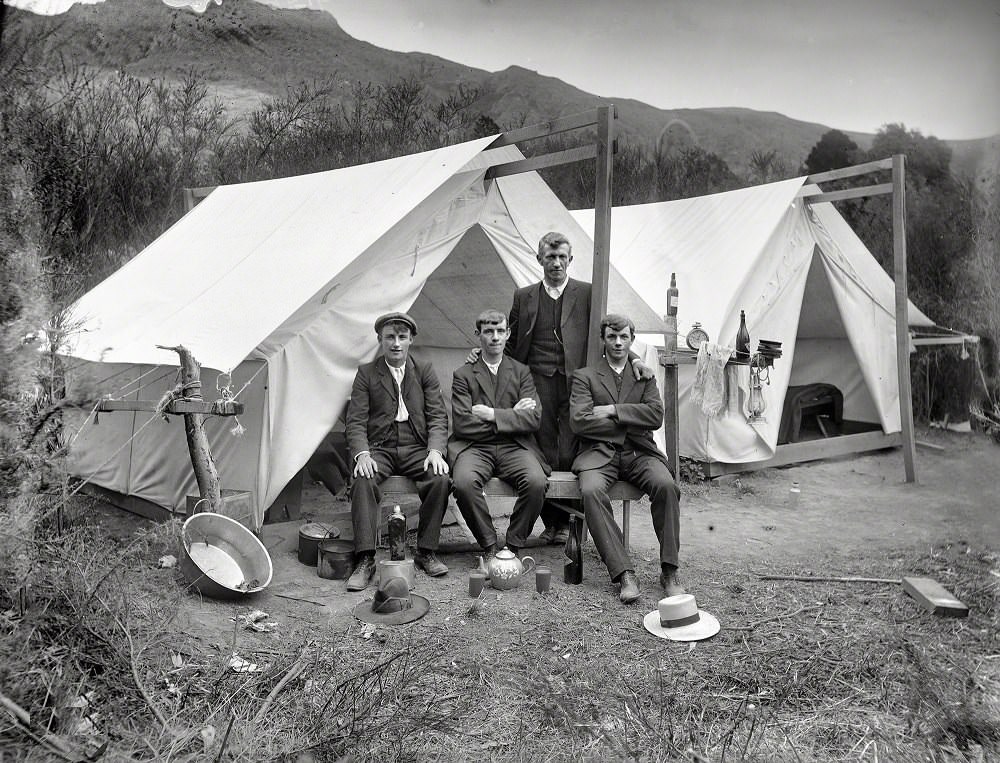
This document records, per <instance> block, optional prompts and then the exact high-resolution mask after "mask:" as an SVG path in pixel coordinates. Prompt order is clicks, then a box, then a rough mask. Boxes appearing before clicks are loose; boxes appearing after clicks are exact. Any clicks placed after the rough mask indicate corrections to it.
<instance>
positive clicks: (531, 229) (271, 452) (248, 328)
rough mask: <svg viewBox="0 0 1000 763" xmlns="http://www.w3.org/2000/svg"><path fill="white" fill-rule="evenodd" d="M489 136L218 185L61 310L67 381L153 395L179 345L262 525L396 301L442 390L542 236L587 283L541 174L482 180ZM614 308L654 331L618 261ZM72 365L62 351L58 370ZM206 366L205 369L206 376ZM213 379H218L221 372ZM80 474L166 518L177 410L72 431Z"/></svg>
mask: <svg viewBox="0 0 1000 763" xmlns="http://www.w3.org/2000/svg"><path fill="white" fill-rule="evenodd" d="M493 140H494V139H493V138H484V139H481V140H477V141H472V142H469V143H464V144H460V145H457V146H451V147H448V148H442V149H439V150H435V151H429V152H425V153H421V154H416V155H413V156H404V157H400V158H397V159H391V160H387V161H382V162H375V163H371V164H366V165H360V166H357V167H348V168H345V169H340V170H334V171H329V172H320V173H315V174H311V175H305V176H299V177H291V178H284V179H278V180H270V181H262V182H257V183H246V184H240V185H232V186H221V187H219V188H217V189H215V190H214V191H213V192H212V193H211V194H209V195H208V197H207V198H205V199H204V201H202V202H201V203H200V204H199V205H198V206H197V207H195V208H194V209H193V210H192V211H191V212H189V213H188V214H187V215H185V216H184V217H183V218H182V219H181V220H180V221H178V222H177V223H176V224H175V225H174V226H173V227H171V228H170V229H169V230H167V231H166V232H165V233H164V234H163V235H162V236H160V237H159V238H158V239H157V240H156V241H154V242H153V243H152V244H150V245H149V246H148V247H147V248H146V249H145V250H144V251H142V252H141V253H140V254H139V255H137V256H136V257H135V258H134V259H133V260H132V261H131V262H129V263H128V264H127V265H125V266H124V267H123V268H121V269H120V270H119V271H118V272H116V273H114V274H113V275H112V276H110V277H109V278H108V279H107V280H105V281H104V282H102V283H101V284H99V285H98V286H96V287H95V288H94V289H93V290H91V291H90V292H88V293H87V294H86V295H84V296H83V297H82V298H81V299H80V300H79V301H78V302H77V303H76V304H75V305H74V306H73V309H72V314H73V320H74V321H76V322H78V323H79V324H80V330H79V331H78V332H76V333H75V334H74V336H73V344H72V346H71V347H70V349H69V350H68V353H67V354H68V355H70V356H72V357H73V358H77V359H80V361H83V362H82V363H78V368H77V370H76V372H75V373H73V374H71V377H72V378H73V379H74V380H75V383H76V384H79V385H81V386H84V387H86V388H87V389H88V390H90V391H91V392H95V393H96V394H97V395H110V396H112V397H126V398H128V399H139V400H157V399H158V398H159V397H160V395H161V394H162V393H163V391H164V390H166V389H169V388H170V387H172V386H173V384H174V383H175V375H176V370H177V369H176V364H177V356H176V354H175V353H173V352H170V351H167V350H161V349H157V347H156V345H166V346H172V345H184V346H185V347H187V348H188V349H190V350H191V351H192V353H193V355H194V357H195V358H196V360H197V361H198V362H200V363H201V364H202V366H203V371H202V380H203V384H204V397H205V399H206V400H212V399H215V398H216V397H218V393H217V392H216V391H215V390H214V389H213V386H215V382H216V379H217V376H218V373H219V371H228V372H231V378H232V382H231V387H232V390H233V391H234V392H237V393H238V399H239V400H241V401H242V402H244V403H245V405H246V413H245V414H244V415H242V416H241V417H240V423H241V424H242V426H243V427H245V428H246V433H245V434H244V435H243V436H242V437H234V436H233V435H232V434H230V431H229V430H230V429H231V428H232V426H233V421H232V420H231V419H223V418H212V417H209V418H208V421H207V424H206V430H207V431H208V434H209V438H210V443H211V446H212V450H213V454H214V456H215V459H216V462H217V465H218V467H219V472H220V476H221V479H222V485H223V487H224V488H227V489H237V490H249V491H251V493H252V504H253V508H254V513H255V518H256V523H257V525H258V526H259V524H260V523H261V522H262V520H263V515H264V512H265V510H266V508H267V507H268V506H269V505H270V504H271V503H272V502H273V501H274V499H275V498H276V497H277V496H278V494H279V493H280V492H281V490H282V488H283V487H284V486H285V485H286V483H288V481H289V480H290V479H291V478H292V477H293V476H294V475H295V474H296V473H297V472H298V471H299V470H300V469H301V468H302V466H303V465H304V464H305V462H306V461H307V459H308V458H309V456H310V455H311V454H312V453H313V451H314V450H315V448H316V446H317V445H318V444H319V442H320V441H321V440H322V438H323V437H324V436H325V435H326V433H327V432H328V431H329V430H330V429H331V428H332V427H333V425H334V423H335V422H336V421H337V419H338V417H339V416H340V414H341V412H342V411H343V409H344V406H345V403H346V401H347V399H348V397H349V394H350V387H351V382H352V380H353V378H354V373H355V370H356V368H357V366H358V365H359V364H360V363H362V362H365V361H368V360H370V359H371V358H372V357H374V355H375V353H376V350H377V341H376V337H375V334H374V330H373V328H372V326H373V322H374V319H375V318H376V317H377V316H378V315H380V314H382V313H386V312H389V311H392V310H409V311H410V312H411V314H413V316H414V318H415V319H416V320H417V322H418V325H419V327H420V331H419V335H418V337H417V341H416V342H415V344H414V352H415V353H423V354H424V356H425V357H427V356H430V357H431V359H432V361H433V362H434V364H435V367H436V369H437V371H438V376H439V377H440V379H441V381H442V386H444V387H445V391H446V397H447V391H448V387H450V381H451V372H452V371H453V370H454V369H455V368H456V367H457V366H458V365H460V364H461V362H462V359H463V358H464V357H465V355H466V354H467V352H468V350H469V348H471V347H473V346H475V345H476V340H475V337H474V335H473V330H474V328H475V326H474V320H475V316H476V315H477V314H478V313H479V312H480V311H481V310H483V309H485V308H487V307H495V308H497V309H500V310H502V311H506V310H507V309H508V308H509V307H510V301H511V296H512V294H513V291H514V288H515V287H516V286H523V285H525V284H528V283H530V282H532V281H534V280H538V279H539V278H540V277H541V269H540V267H539V266H538V264H537V262H536V260H535V252H536V248H537V242H538V239H539V238H540V237H541V235H542V234H544V233H545V232H547V231H549V230H559V231H562V232H564V233H566V234H567V235H568V237H569V238H570V240H571V241H572V242H573V243H574V251H573V253H574V256H575V261H574V264H573V275H574V276H575V277H577V278H580V279H581V280H587V281H589V280H590V276H591V272H592V259H593V243H592V241H591V239H590V237H589V235H587V234H585V233H584V232H583V230H582V229H581V228H580V227H579V226H578V225H577V224H576V223H575V221H574V220H573V218H572V217H571V216H570V214H569V213H568V211H567V210H566V209H565V207H564V206H563V205H562V204H561V202H559V201H558V199H557V198H556V197H555V195H554V194H553V193H552V191H551V190H550V189H549V188H548V186H546V185H545V183H544V182H543V181H542V180H541V179H540V178H539V176H538V175H537V174H536V173H533V172H530V173H524V174H520V175H513V176H509V177H503V178H499V179H495V180H489V181H487V180H485V179H484V177H485V174H486V170H487V169H488V168H489V167H490V166H492V165H496V164H500V163H504V162H509V161H513V160H516V159H520V158H522V155H521V153H520V152H519V151H518V150H517V148H516V147H513V146H508V147H503V148H497V149H492V150H487V146H488V145H489V144H490V143H491V142H492V141H493ZM608 304H609V306H611V307H613V308H617V309H620V310H623V311H626V312H629V313H630V314H631V315H634V316H636V317H637V319H638V320H639V321H640V323H641V324H643V326H644V327H645V328H646V329H647V330H649V331H658V330H662V323H661V322H660V320H659V318H658V317H657V314H656V313H655V312H654V311H653V310H652V309H651V308H650V307H649V306H648V305H646V304H645V303H643V302H642V300H641V299H640V298H639V297H638V296H637V294H636V293H635V291H634V290H633V289H632V288H631V287H629V286H628V285H627V284H626V283H625V281H624V280H623V279H622V278H621V277H620V276H619V275H618V274H617V273H615V272H614V271H612V273H611V278H610V286H609V292H608ZM70 362H73V361H70ZM213 369H214V370H213ZM225 381H226V380H225V379H224V380H223V383H225ZM72 453H73V459H74V471H75V473H77V474H78V475H80V476H82V477H86V478H89V480H90V481H91V482H92V483H93V484H95V485H98V486H100V487H103V488H106V489H108V490H111V491H114V492H117V493H120V494H124V495H129V496H137V497H139V498H142V499H144V500H146V501H149V502H152V503H154V504H157V505H159V506H162V507H165V508H167V509H172V510H179V509H183V507H184V503H185V496H187V495H190V494H195V493H197V488H196V484H195V480H194V475H193V471H192V468H191V464H190V460H189V456H188V451H187V447H186V444H185V439H184V432H183V424H182V421H181V420H180V417H177V416H175V417H172V420H171V421H169V422H163V421H162V420H161V419H160V418H159V417H157V416H156V415H155V414H153V415H151V414H149V413H127V412H116V413H106V414H101V415H100V420H99V423H97V424H96V425H95V422H94V421H93V420H91V421H88V422H86V423H84V424H83V427H82V429H81V430H80V434H79V436H78V437H77V439H76V441H75V442H74V444H73V449H72Z"/></svg>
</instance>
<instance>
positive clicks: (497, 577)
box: [486, 546, 535, 591]
mask: <svg viewBox="0 0 1000 763" xmlns="http://www.w3.org/2000/svg"><path fill="white" fill-rule="evenodd" d="M534 568H535V560H534V559H533V558H531V557H530V556H525V557H523V558H521V559H518V558H517V554H515V553H514V552H513V551H511V550H510V549H509V548H507V547H506V546H504V547H503V548H502V549H501V550H500V551H497V553H496V556H494V557H493V558H492V559H490V561H489V563H488V564H487V565H486V574H487V575H489V578H490V585H491V586H493V587H494V588H496V589H497V590H499V591H507V590H509V589H511V588H517V586H518V584H520V582H521V576H522V575H524V573H526V572H530V571H531V570H533V569H534Z"/></svg>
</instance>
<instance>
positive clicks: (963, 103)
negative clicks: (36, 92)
mask: <svg viewBox="0 0 1000 763" xmlns="http://www.w3.org/2000/svg"><path fill="white" fill-rule="evenodd" d="M10 1H11V0H5V2H10ZM165 1H169V4H171V5H180V4H183V3H185V2H189V0H165ZM208 1H209V0H193V2H195V3H200V4H202V5H204V4H205V3H207V2H208ZM231 1H232V0H223V2H231ZM268 1H269V2H270V4H272V5H276V6H279V7H311V8H318V9H325V10H328V11H329V12H330V13H332V14H333V15H334V16H335V17H336V19H337V21H338V22H339V23H340V25H341V26H342V27H343V28H344V30H345V31H346V32H348V33H349V34H350V35H352V36H353V37H357V38H359V39H362V40H366V41H368V42H371V43H374V44H375V45H378V46H380V47H384V48H390V49H392V50H400V51H422V52H426V53H433V54H435V55H438V56H441V57H443V58H447V59H450V60H453V61H458V62H460V63H463V64H468V65H470V66H475V67H479V68H482V69H487V70H489V71H497V70H499V69H504V68H506V67H508V66H510V65H512V64H517V65H519V66H523V67H526V68H528V69H534V70H535V71H538V72H539V73H541V74H546V75H550V76H553V77H558V78H559V79H562V80H564V81H566V82H568V83H570V84H572V85H575V86H577V87H579V88H581V89H583V90H586V91H588V92H592V93H596V94H598V95H601V96H606V97H612V98H614V97H626V98H635V99H638V100H641V101H645V102H646V103H649V104H652V105H654V106H660V107H663V108H682V107H707V106H744V107H747V108H751V109H757V110H761V111H778V112H781V113H782V114H785V115H786V116H789V117H793V118H796V119H803V120H807V121H814V122H821V123H823V124H826V125H829V126H831V127H838V128H841V129H845V130H857V131H861V132H874V131H875V130H877V129H878V128H879V127H880V126H882V125H883V124H886V123H888V122H903V123H904V124H906V126H907V127H909V128H916V129H919V130H921V131H922V132H924V133H925V134H930V135H936V136H937V137H939V138H947V139H959V138H980V137H985V136H988V135H994V134H997V133H1000V94H998V93H1000V86H998V85H1000V82H998V81H1000V0H492V1H489V0H268ZM71 2H72V0H13V3H12V4H15V5H20V6H24V7H31V8H33V9H35V10H42V9H48V10H54V11H58V10H60V9H64V8H65V7H67V6H68V5H69V4H70V3H71Z"/></svg>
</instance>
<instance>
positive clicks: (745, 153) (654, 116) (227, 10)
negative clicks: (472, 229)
mask: <svg viewBox="0 0 1000 763" xmlns="http://www.w3.org/2000/svg"><path fill="white" fill-rule="evenodd" d="M6 26H7V28H6V29H5V30H4V35H5V36H7V35H22V34H26V35H31V36H35V35H44V43H42V50H44V52H45V53H46V56H47V58H48V59H49V60H52V61H57V60H58V56H63V57H65V58H66V59H67V60H69V61H73V62H76V63H80V64H85V65H89V66H94V67H99V68H102V69H108V70H117V69H120V68H121V69H124V70H125V71H127V72H129V73H130V74H133V75H135V76H139V77H157V78H164V79H175V78H177V77H179V76H180V75H181V73H183V72H185V71H188V70H190V69H192V68H194V69H195V70H196V71H198V72H199V73H201V74H202V76H204V78H205V80H206V82H207V83H208V84H209V85H210V87H211V89H212V91H213V92H214V93H215V94H216V95H217V96H218V97H219V98H220V99H221V100H222V101H223V102H224V103H225V104H226V106H227V108H229V109H230V111H231V112H232V113H233V114H234V115H242V114H246V113H248V112H249V111H251V110H252V109H253V108H255V107H256V105H257V104H258V103H259V102H260V100H261V99H262V98H265V97H268V96H277V95H282V94H284V92H285V89H286V87H287V86H288V85H289V84H294V83H298V82H303V81H305V82H328V81H332V82H334V83H336V89H337V91H338V92H339V94H340V96H341V97H344V98H346V97H349V94H350V90H351V87H352V86H353V85H354V84H355V83H359V82H360V83H367V82H375V83H384V82H388V81H392V80H394V79H398V78H400V77H417V78H418V79H419V81H420V82H421V83H422V84H423V85H424V86H425V88H426V89H427V91H428V93H429V94H430V95H431V96H434V97H440V96H442V95H444V94H445V93H447V92H449V91H450V90H452V89H453V88H454V87H455V85H456V84H458V83H467V84H469V85H473V86H477V87H479V88H481V90H482V93H483V97H482V99H481V101H480V104H479V107H480V110H481V111H482V112H483V113H485V114H488V115H489V116H490V117H492V118H493V120H494V121H495V122H496V123H497V124H499V125H501V126H504V127H509V126H517V125H522V124H533V123H536V122H539V121H543V120H545V119H551V118H553V117H557V116H561V115H565V114H573V113H578V112H580V111H584V110H586V109H589V108H593V107H594V106H595V105H598V104H600V103H614V104H615V105H616V106H617V108H618V116H619V130H620V132H621V133H622V134H623V135H624V136H626V137H627V139H629V140H630V141H632V142H635V143H639V144H641V145H643V146H644V147H647V148H651V147H652V146H654V145H655V144H656V141H657V140H658V139H659V138H660V136H661V135H663V134H664V133H665V131H668V130H669V131H670V132H669V134H671V135H672V134H675V133H676V132H678V131H680V132H681V133H686V138H685V139H687V140H692V141H694V142H696V143H697V144H698V145H700V146H701V147H703V148H705V149H706V150H708V151H712V152H714V153H716V154H718V155H719V156H721V157H722V158H723V159H725V161H726V162H727V163H728V164H729V165H730V167H731V168H732V169H733V170H734V171H736V172H744V171H745V170H746V166H747V162H748V160H749V157H750V155H751V153H752V152H753V151H755V150H760V151H769V150H775V151H777V153H778V155H779V156H780V157H782V159H783V161H784V164H785V166H786V168H787V170H788V172H789V173H790V174H791V173H794V172H795V171H796V170H797V168H798V167H799V165H800V164H801V162H802V161H803V160H804V159H805V157H806V155H807V154H808V152H809V149H810V148H811V147H812V146H813V145H814V144H815V143H816V141H817V140H819V138H820V136H821V135H822V134H823V133H824V132H826V131H827V130H829V129H830V126H827V125H821V124H817V123H813V122H803V121H800V120H796V119H792V118H789V117H787V116H785V115H783V114H778V113H776V112H762V111H754V110H751V109H743V108H711V109H659V108H655V107H653V106H650V105H648V104H645V103H642V102H640V101H635V100H631V99H622V98H615V97H614V94H613V93H611V94H604V95H603V97H602V96H599V95H594V94H592V93H587V92H584V91H583V90H580V89H579V88H576V87H573V86H572V85H569V84H567V83H565V82H563V81H562V80H559V79H555V78H553V77H546V76H543V75H540V74H538V73H537V72H534V71H530V70H528V69H524V68H521V67H518V66H511V67H509V68H507V69H504V70H502V71H499V72H487V71H484V70H482V69H475V68H472V67H468V66H464V65H462V64H457V63H454V62H452V61H447V60H445V59H443V58H439V57H436V56H432V55H428V54H424V53H398V52H395V51H390V50H385V49H382V48H379V47H377V46H375V45H371V44H370V43H367V42H363V41H361V40H357V39H354V38H353V37H351V36H350V35H348V34H347V33H346V32H344V30H343V29H341V28H340V26H339V25H338V24H337V22H336V20H335V19H334V18H333V17H332V16H330V15H329V14H327V13H325V12H322V11H313V10H280V9H276V8H272V7H270V6H266V5H262V4H260V3H256V2H247V1H244V2H238V3H237V2H227V3H224V4H222V5H221V6H219V5H215V4H210V5H209V6H208V9H207V11H206V12H205V13H204V14H201V15H199V14H196V13H193V12H191V11H187V10H181V9H173V8H170V7H169V6H167V5H164V4H163V3H160V2H152V1H151V0H107V2H103V3H100V4H97V5H77V6H74V7H73V8H72V9H71V10H70V11H69V12H67V13H66V14H64V15H62V16H57V17H43V16H35V15H33V14H29V13H25V12H21V11H17V10H13V9H8V19H7V24H6ZM848 134H849V135H850V136H851V137H852V139H853V140H854V141H855V142H857V143H858V144H859V145H860V146H862V147H867V146H869V145H870V144H871V140H872V137H873V136H872V135H871V134H863V133H848ZM949 145H951V146H952V148H953V149H954V151H955V161H954V167H955V169H956V170H957V171H959V172H962V173H965V174H969V175H971V174H973V173H980V174H981V173H982V172H983V170H984V169H989V168H993V169H994V170H995V167H996V166H997V159H998V156H1000V148H998V137H997V136H994V138H992V139H986V140H974V141H951V142H949Z"/></svg>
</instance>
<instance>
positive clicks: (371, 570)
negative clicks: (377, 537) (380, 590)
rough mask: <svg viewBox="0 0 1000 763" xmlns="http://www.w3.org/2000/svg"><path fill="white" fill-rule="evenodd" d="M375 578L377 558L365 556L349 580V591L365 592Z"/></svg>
mask: <svg viewBox="0 0 1000 763" xmlns="http://www.w3.org/2000/svg"><path fill="white" fill-rule="evenodd" d="M373 577H375V557H374V556H363V557H362V558H361V559H360V560H359V561H358V563H357V565H356V566H355V567H354V572H352V573H351V576H350V577H349V578H348V579H347V590H348V591H363V590H365V589H366V588H367V587H368V584H369V583H370V582H371V580H372V578H373Z"/></svg>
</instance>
